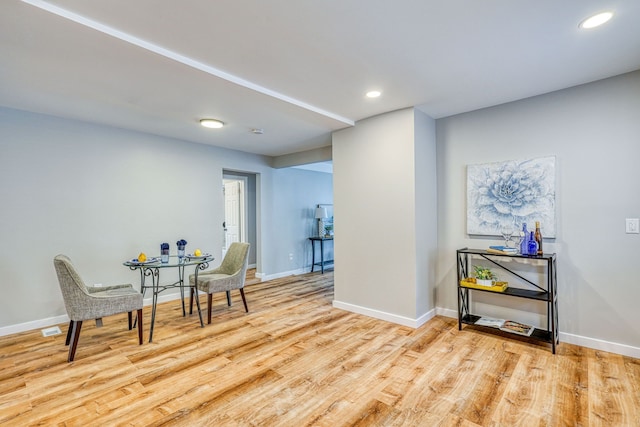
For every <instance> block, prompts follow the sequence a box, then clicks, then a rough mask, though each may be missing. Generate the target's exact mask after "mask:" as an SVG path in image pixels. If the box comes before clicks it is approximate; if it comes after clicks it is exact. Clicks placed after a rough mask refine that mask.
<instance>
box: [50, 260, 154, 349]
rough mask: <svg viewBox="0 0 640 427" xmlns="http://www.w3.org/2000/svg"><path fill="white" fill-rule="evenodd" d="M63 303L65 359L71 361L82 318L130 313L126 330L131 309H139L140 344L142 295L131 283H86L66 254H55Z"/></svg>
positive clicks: (140, 338)
mask: <svg viewBox="0 0 640 427" xmlns="http://www.w3.org/2000/svg"><path fill="white" fill-rule="evenodd" d="M53 265H54V266H55V268H56V273H57V275H58V282H59V284H60V290H61V291H62V297H63V299H64V305H65V307H66V309H67V314H68V315H69V320H70V321H69V330H68V331H67V340H66V342H65V345H69V357H68V359H67V361H68V362H72V361H73V359H74V357H75V354H76V348H77V346H78V339H79V338H80V329H82V322H83V321H84V320H90V319H96V321H97V322H98V323H99V321H100V320H101V319H102V318H103V317H106V316H112V315H114V314H119V313H124V312H127V313H128V314H129V330H131V329H132V312H133V311H134V310H136V311H137V312H138V320H137V323H138V326H137V327H138V342H139V343H140V344H142V305H143V302H142V294H141V293H140V292H138V291H137V290H135V289H133V287H132V286H131V285H115V286H105V287H93V286H86V285H85V284H84V282H83V280H82V279H81V278H80V275H79V274H78V273H77V272H76V270H75V268H74V267H73V264H72V263H71V260H70V259H69V258H68V257H67V256H65V255H57V256H56V257H55V258H54V259H53Z"/></svg>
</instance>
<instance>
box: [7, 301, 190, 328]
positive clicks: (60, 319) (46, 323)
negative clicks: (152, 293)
mask: <svg viewBox="0 0 640 427" xmlns="http://www.w3.org/2000/svg"><path fill="white" fill-rule="evenodd" d="M184 296H185V298H187V297H188V296H189V294H187V293H186V292H185V295H184ZM179 299H180V293H172V294H166V295H160V296H159V297H158V302H159V303H162V302H167V301H173V300H179ZM187 301H188V300H187ZM151 302H152V300H151V298H145V300H144V306H145V307H147V306H149V307H150V306H151ZM187 304H188V302H187ZM62 323H69V316H67V315H66V314H63V315H60V316H55V317H48V318H46V319H39V320H33V321H31V322H25V323H18V324H17V325H9V326H3V327H0V337H3V336H5V335H11V334H18V333H20V332H27V331H32V330H34V329H43V328H48V327H50V326H54V325H60V324H62Z"/></svg>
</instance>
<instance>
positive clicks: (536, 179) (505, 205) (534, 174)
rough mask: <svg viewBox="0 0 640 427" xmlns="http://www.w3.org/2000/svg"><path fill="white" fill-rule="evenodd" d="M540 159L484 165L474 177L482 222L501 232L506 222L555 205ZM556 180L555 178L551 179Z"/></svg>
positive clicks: (527, 218) (532, 215) (515, 221)
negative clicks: (538, 160)
mask: <svg viewBox="0 0 640 427" xmlns="http://www.w3.org/2000/svg"><path fill="white" fill-rule="evenodd" d="M547 173H548V169H547V168H546V167H545V165H543V164H539V163H537V162H531V161H524V162H504V163H500V164H497V165H495V166H494V167H492V168H484V169H483V170H482V171H481V172H480V173H478V174H477V175H475V176H474V177H473V181H472V184H473V187H475V191H474V194H473V196H472V200H471V201H472V202H473V203H472V206H473V214H474V215H475V218H476V219H477V221H478V225H479V226H480V227H481V228H482V229H484V230H488V231H493V232H496V233H498V232H499V230H500V228H501V227H502V226H505V225H512V224H517V225H519V224H521V223H522V222H527V221H531V220H532V218H536V217H537V218H538V219H539V216H540V215H541V214H542V213H544V212H548V211H549V210H551V209H553V205H554V197H555V195H554V190H553V188H550V186H549V182H550V180H549V179H547V178H548V177H547V176H546V174H547ZM551 182H552V181H551Z"/></svg>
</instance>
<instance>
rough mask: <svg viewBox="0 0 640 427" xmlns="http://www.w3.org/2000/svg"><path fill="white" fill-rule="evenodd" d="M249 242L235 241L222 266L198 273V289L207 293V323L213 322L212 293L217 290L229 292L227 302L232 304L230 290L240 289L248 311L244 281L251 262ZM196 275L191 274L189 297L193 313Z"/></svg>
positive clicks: (190, 309)
mask: <svg viewBox="0 0 640 427" xmlns="http://www.w3.org/2000/svg"><path fill="white" fill-rule="evenodd" d="M249 246H250V245H249V243H239V242H234V243H232V244H231V246H229V250H228V251H227V254H226V255H225V257H224V259H223V260H222V264H220V267H218V268H215V269H213V270H208V271H204V272H202V273H200V274H198V290H200V291H202V292H206V293H207V323H211V303H212V294H214V293H216V292H226V293H227V304H228V305H231V296H230V291H231V290H233V289H238V290H240V295H241V296H242V302H243V303H244V309H245V311H246V312H247V313H248V312H249V308H248V307H247V299H246V298H245V296H244V282H245V277H246V275H247V265H248V263H249ZM194 280H195V275H191V276H189V284H190V285H191V286H192V288H191V297H190V298H189V312H190V313H193V293H194V289H193V285H194Z"/></svg>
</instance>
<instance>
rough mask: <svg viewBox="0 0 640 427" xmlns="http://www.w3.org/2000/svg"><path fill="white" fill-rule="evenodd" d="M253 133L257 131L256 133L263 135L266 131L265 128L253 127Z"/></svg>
mask: <svg viewBox="0 0 640 427" xmlns="http://www.w3.org/2000/svg"><path fill="white" fill-rule="evenodd" d="M251 133H255V134H256V135H262V134H263V133H264V129H258V128H253V129H251Z"/></svg>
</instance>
